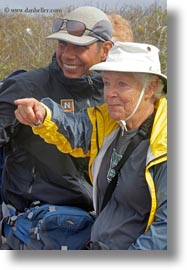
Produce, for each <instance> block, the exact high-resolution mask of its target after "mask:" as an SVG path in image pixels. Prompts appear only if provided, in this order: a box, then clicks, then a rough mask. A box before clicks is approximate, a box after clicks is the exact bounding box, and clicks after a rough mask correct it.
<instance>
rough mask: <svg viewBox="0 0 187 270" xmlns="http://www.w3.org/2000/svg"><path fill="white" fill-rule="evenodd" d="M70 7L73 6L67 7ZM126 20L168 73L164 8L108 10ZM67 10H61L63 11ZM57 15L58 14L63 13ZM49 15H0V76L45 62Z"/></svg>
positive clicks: (51, 45) (50, 48)
mask: <svg viewBox="0 0 187 270" xmlns="http://www.w3.org/2000/svg"><path fill="white" fill-rule="evenodd" d="M70 9H73V8H70ZM103 10H104V11H105V12H106V13H117V14H120V15H121V16H122V17H124V18H125V19H126V20H128V21H129V23H130V25H131V27H132V30H133V33H134V39H135V41H136V42H144V43H150V44H153V45H155V46H157V47H158V48H159V49H160V57H161V65H162V72H163V73H165V74H166V73H167V10H166V8H163V7H160V6H158V5H157V4H156V3H155V4H154V5H152V6H149V7H148V8H142V7H140V6H137V7H130V8H129V7H124V8H121V9H120V10H113V11H110V12H109V11H108V10H107V9H106V10H105V9H103ZM67 11H69V9H66V10H64V14H65V13H66V12H67ZM64 14H60V16H61V17H62V16H64ZM55 17H59V14H53V15H52V16H27V15H24V14H21V13H20V14H19V13H16V14H0V48H1V50H0V59H1V61H0V79H3V78H5V77H6V76H7V75H8V74H10V73H11V72H12V71H14V70H16V69H26V70H30V69H34V68H38V67H42V66H46V65H48V63H50V61H51V57H52V55H53V53H54V51H55V47H56V42H55V41H52V40H46V37H47V36H48V35H49V34H50V33H51V26H52V22H53V20H54V18H55Z"/></svg>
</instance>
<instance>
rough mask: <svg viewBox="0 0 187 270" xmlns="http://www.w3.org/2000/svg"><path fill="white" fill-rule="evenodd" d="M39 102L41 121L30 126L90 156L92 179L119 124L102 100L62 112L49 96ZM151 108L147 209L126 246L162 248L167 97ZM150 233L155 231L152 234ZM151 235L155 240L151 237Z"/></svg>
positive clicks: (65, 149) (67, 150) (62, 145)
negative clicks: (143, 225) (136, 235)
mask: <svg viewBox="0 0 187 270" xmlns="http://www.w3.org/2000/svg"><path fill="white" fill-rule="evenodd" d="M41 102H42V103H43V104H44V105H45V106H46V110H47V115H46V118H45V121H44V123H43V124H42V125H41V126H40V127H37V128H33V132H34V133H35V134H39V135H40V136H41V137H42V138H44V140H45V141H46V142H48V143H52V144H55V145H56V146H57V148H58V149H59V150H60V151H62V152H65V153H69V154H71V155H73V156H74V157H90V162H89V174H90V177H91V179H92V180H93V178H94V172H93V171H92V170H91V168H92V165H93V162H94V160H95V158H96V156H97V154H98V152H99V149H101V147H102V146H103V145H104V143H105V142H106V141H107V139H108V138H109V139H110V140H111V137H112V136H113V134H114V136H115V133H116V132H117V130H119V124H118V123H117V122H116V121H114V120H113V119H111V118H110V116H109V114H108V111H107V106H106V104H104V105H101V106H98V107H94V108H87V109H85V110H82V111H80V112H78V113H75V114H71V113H63V110H62V108H61V107H60V106H59V105H58V104H56V103H54V102H53V101H52V100H51V99H49V98H45V99H42V101H41ZM155 110H156V114H155V118H154V122H153V126H152V132H151V136H150V141H149V148H148V151H147V157H146V167H145V179H146V182H147V185H148V188H149V191H150V196H151V209H150V214H149V217H148V222H147V227H146V229H145V233H143V234H142V235H141V236H140V237H139V239H138V240H137V241H136V243H134V244H133V245H131V246H130V247H129V249H166V246H167V226H166V224H167V176H166V166H165V164H166V161H167V101H166V99H165V98H162V99H160V100H159V101H158V102H157V103H156V105H155ZM162 164H164V169H163V170H161V171H159V173H157V177H154V174H155V168H157V167H159V168H160V165H162ZM158 174H159V176H158ZM155 178H157V180H155ZM156 181H157V182H156ZM160 183H162V184H160ZM155 228H156V229H155ZM153 233H155V236H154V237H153ZM153 238H155V239H157V240H155V241H152V240H151V239H153ZM114 249H115V248H114ZM119 249H121V247H120V248H119ZM122 249H123V248H122Z"/></svg>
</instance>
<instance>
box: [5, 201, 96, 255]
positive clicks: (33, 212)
mask: <svg viewBox="0 0 187 270" xmlns="http://www.w3.org/2000/svg"><path fill="white" fill-rule="evenodd" d="M9 210H10V212H11V214H12V215H11V216H10V217H6V218H5V219H4V220H3V233H4V236H5V237H6V240H7V243H8V245H9V246H10V247H11V248H12V249H14V250H20V249H21V250H23V249H27V250H80V249H84V247H85V245H86V243H87V242H88V240H89V238H90V233H91V227H92V225H93V223H94V218H93V216H92V215H91V214H90V213H88V212H86V211H85V210H82V209H80V208H78V207H72V206H57V205H50V204H44V205H37V204H36V205H35V206H33V207H31V208H30V209H28V210H26V211H25V212H24V213H21V214H18V215H16V214H15V211H14V209H13V208H10V209H9ZM14 214H15V215H14Z"/></svg>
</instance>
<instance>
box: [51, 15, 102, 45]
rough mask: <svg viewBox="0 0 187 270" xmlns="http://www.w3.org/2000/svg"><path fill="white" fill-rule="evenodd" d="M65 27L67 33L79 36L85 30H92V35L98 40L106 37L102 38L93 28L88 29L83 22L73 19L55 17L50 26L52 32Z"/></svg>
mask: <svg viewBox="0 0 187 270" xmlns="http://www.w3.org/2000/svg"><path fill="white" fill-rule="evenodd" d="M65 27H66V29H65V30H66V31H67V32H68V34H70V35H73V36H77V37H81V36H82V35H83V34H84V32H85V31H86V30H88V31H90V32H92V33H93V34H94V35H93V37H95V38H97V39H98V40H100V41H102V42H105V41H107V40H106V39H104V38H102V37H101V36H100V35H98V34H97V33H95V32H94V31H93V30H91V29H88V28H87V27H86V25H85V24H84V23H83V22H79V21H75V20H67V19H60V18H57V19H56V20H55V21H54V23H53V27H52V31H53V33H56V32H58V31H60V30H63V29H64V28H65Z"/></svg>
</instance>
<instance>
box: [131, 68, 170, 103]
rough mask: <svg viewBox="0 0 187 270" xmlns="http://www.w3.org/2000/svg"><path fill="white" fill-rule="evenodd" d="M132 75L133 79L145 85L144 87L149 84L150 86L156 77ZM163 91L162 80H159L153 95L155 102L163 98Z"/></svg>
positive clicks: (139, 74)
mask: <svg viewBox="0 0 187 270" xmlns="http://www.w3.org/2000/svg"><path fill="white" fill-rule="evenodd" d="M133 74H134V76H135V78H137V79H138V80H140V81H141V82H142V84H143V85H146V87H147V86H148V85H149V84H151V82H152V81H154V79H155V77H158V76H157V75H155V74H149V73H133ZM163 89H164V83H163V81H162V79H160V78H159V80H158V86H157V90H156V91H155V94H154V96H153V98H154V100H155V101H156V100H158V99H160V98H161V97H163V96H165V93H164V91H163Z"/></svg>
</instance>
